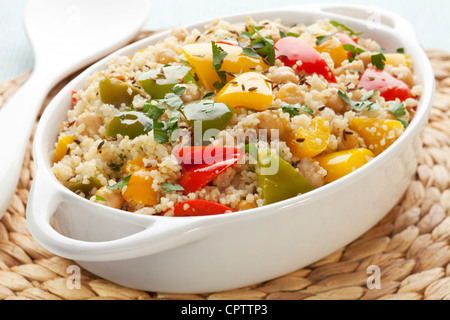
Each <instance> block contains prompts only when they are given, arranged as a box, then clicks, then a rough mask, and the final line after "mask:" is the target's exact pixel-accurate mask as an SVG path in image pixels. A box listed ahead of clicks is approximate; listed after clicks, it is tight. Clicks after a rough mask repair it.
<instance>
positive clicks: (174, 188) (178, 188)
mask: <svg viewBox="0 0 450 320" xmlns="http://www.w3.org/2000/svg"><path fill="white" fill-rule="evenodd" d="M161 188H162V189H163V190H164V192H172V191H184V188H183V187H182V186H180V185H179V184H178V183H175V184H171V183H168V182H163V183H161Z"/></svg>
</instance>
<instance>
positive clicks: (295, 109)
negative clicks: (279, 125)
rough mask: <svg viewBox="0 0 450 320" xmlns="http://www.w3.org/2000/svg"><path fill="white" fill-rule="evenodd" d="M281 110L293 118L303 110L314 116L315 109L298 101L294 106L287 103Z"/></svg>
mask: <svg viewBox="0 0 450 320" xmlns="http://www.w3.org/2000/svg"><path fill="white" fill-rule="evenodd" d="M281 110H282V111H283V112H285V113H288V114H289V116H290V117H291V118H293V117H296V116H299V115H300V113H301V112H305V113H307V114H309V115H310V116H314V111H313V110H312V109H311V108H310V107H308V106H306V105H301V104H300V103H297V104H295V105H293V106H292V105H289V104H285V105H284V106H282V107H281Z"/></svg>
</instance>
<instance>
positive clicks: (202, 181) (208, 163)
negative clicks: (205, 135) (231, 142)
mask: <svg viewBox="0 0 450 320" xmlns="http://www.w3.org/2000/svg"><path fill="white" fill-rule="evenodd" d="M244 154H245V153H244V151H243V150H240V149H235V148H227V147H211V146H206V147H188V148H183V149H180V150H177V151H175V156H176V157H177V159H178V161H179V162H180V163H181V165H182V166H183V171H182V173H181V178H180V179H179V181H178V183H179V184H180V185H181V186H182V187H183V188H184V190H185V191H184V192H185V194H189V193H192V192H196V191H198V190H200V189H201V188H203V187H204V186H206V185H207V184H208V183H210V182H211V181H213V180H214V179H215V178H216V177H217V176H218V175H219V174H221V173H222V172H224V171H225V170H226V169H228V168H229V167H231V166H232V165H234V164H236V163H237V162H238V161H239V160H240V159H241V158H242V157H243V156H244Z"/></svg>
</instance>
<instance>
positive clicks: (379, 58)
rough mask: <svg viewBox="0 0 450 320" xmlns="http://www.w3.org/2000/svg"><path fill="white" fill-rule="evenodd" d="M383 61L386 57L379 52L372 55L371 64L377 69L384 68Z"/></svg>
mask: <svg viewBox="0 0 450 320" xmlns="http://www.w3.org/2000/svg"><path fill="white" fill-rule="evenodd" d="M385 61H386V57H385V56H384V54H383V53H381V52H380V53H378V54H374V55H373V56H372V64H373V65H374V66H375V67H376V68H377V69H379V70H383V69H384V66H385Z"/></svg>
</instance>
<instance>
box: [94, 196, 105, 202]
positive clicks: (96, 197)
mask: <svg viewBox="0 0 450 320" xmlns="http://www.w3.org/2000/svg"><path fill="white" fill-rule="evenodd" d="M95 200H97V201H103V202H106V199H105V198H103V197H100V196H98V195H95Z"/></svg>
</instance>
